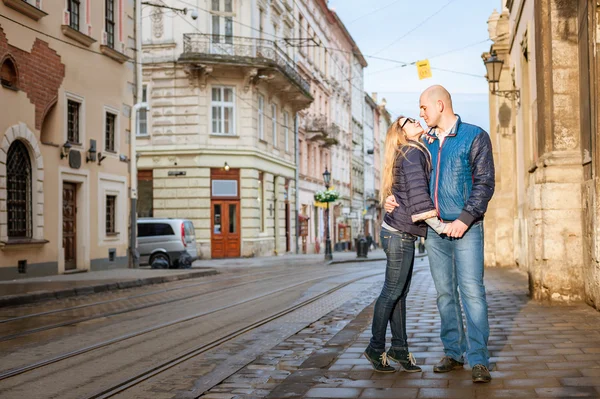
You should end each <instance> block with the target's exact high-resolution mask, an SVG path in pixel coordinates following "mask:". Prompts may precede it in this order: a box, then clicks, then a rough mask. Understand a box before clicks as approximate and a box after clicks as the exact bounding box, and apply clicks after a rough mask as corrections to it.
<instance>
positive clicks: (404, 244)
mask: <svg viewBox="0 0 600 399" xmlns="http://www.w3.org/2000/svg"><path fill="white" fill-rule="evenodd" d="M380 238H381V241H380V242H381V245H382V247H383V250H384V251H385V254H386V256H387V265H386V268H385V282H384V284H383V289H382V290H381V294H379V298H377V302H375V312H374V313H373V325H372V333H373V337H372V338H371V343H370V346H371V348H372V349H374V350H376V351H385V332H386V330H387V325H388V322H389V323H390V328H391V330H392V348H394V349H401V350H408V342H407V336H406V296H407V295H408V290H409V288H410V280H411V278H412V271H413V265H414V260H415V241H416V239H417V237H415V236H413V235H412V234H408V233H402V232H395V231H389V230H386V229H381V234H380Z"/></svg>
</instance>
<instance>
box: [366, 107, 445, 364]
mask: <svg viewBox="0 0 600 399" xmlns="http://www.w3.org/2000/svg"><path fill="white" fill-rule="evenodd" d="M423 133H424V130H423V128H422V127H421V124H420V123H419V122H418V121H416V120H415V119H413V118H408V117H404V116H401V117H399V118H398V119H396V121H395V122H394V123H393V124H392V126H390V128H389V130H388V132H387V138H386V140H385V159H384V162H385V164H384V171H383V174H382V176H383V181H382V185H381V198H380V199H381V202H382V204H383V203H385V200H386V198H387V197H388V196H389V195H393V196H394V197H395V198H396V201H397V202H398V204H399V206H397V207H396V208H394V210H393V211H392V212H389V213H386V215H385V217H384V219H383V223H382V229H381V236H380V238H381V244H382V247H383V249H384V251H385V254H386V256H387V265H386V272H385V283H384V285H383V289H382V291H381V294H380V295H379V298H378V299H377V302H376V303H375V312H374V314H373V324H372V334H373V336H372V338H371V342H370V343H369V346H367V349H366V350H365V352H364V354H365V357H366V358H367V359H368V360H369V361H370V362H371V364H372V365H373V368H374V369H375V371H378V372H383V373H391V372H394V371H395V368H394V367H392V366H391V365H390V363H389V360H392V361H394V362H396V363H399V364H400V365H401V366H402V368H403V369H404V370H405V371H407V372H410V373H414V372H419V371H421V368H420V367H419V366H417V365H416V361H415V359H414V357H413V356H412V354H411V353H410V352H409V350H408V342H407V335H406V296H407V294H408V290H409V288H410V281H411V277H412V271H413V264H414V255H415V245H414V243H415V241H416V240H417V238H418V237H425V235H426V233H427V225H430V226H431V227H432V228H433V229H434V230H435V231H436V232H438V233H439V234H441V233H443V232H444V229H445V228H446V225H445V224H444V223H442V222H441V221H440V220H439V219H438V218H437V212H436V210H435V207H434V205H433V203H432V201H431V196H430V195H429V175H430V173H431V155H430V154H429V151H428V150H427V148H426V147H425V145H423V143H421V142H420V141H419V138H420V137H421V135H422V134H423ZM388 322H389V323H390V327H391V330H392V346H391V348H390V349H389V351H387V352H386V351H385V333H386V329H387V325H388Z"/></svg>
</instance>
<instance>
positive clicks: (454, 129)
mask: <svg viewBox="0 0 600 399" xmlns="http://www.w3.org/2000/svg"><path fill="white" fill-rule="evenodd" d="M455 115H456V117H457V118H458V119H457V120H456V123H455V124H454V126H452V129H450V132H448V136H446V137H454V136H456V134H457V133H458V128H459V126H460V124H461V123H462V122H461V120H460V115H458V114H455ZM435 129H436V128H435V127H432V128H430V129H429V130H428V131H427V133H425V135H426V136H427V137H429V138H432V139H434V140H437V139H438V136H437V133H436V131H435Z"/></svg>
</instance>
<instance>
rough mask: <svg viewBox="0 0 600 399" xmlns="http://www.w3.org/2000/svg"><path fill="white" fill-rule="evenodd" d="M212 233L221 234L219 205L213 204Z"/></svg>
mask: <svg viewBox="0 0 600 399" xmlns="http://www.w3.org/2000/svg"><path fill="white" fill-rule="evenodd" d="M213 233H214V234H221V233H222V231H221V205H220V204H214V207H213Z"/></svg>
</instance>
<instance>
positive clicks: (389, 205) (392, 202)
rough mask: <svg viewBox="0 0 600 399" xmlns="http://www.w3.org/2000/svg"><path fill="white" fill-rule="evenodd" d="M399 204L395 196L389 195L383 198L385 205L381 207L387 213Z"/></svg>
mask: <svg viewBox="0 0 600 399" xmlns="http://www.w3.org/2000/svg"><path fill="white" fill-rule="evenodd" d="M399 205H400V204H398V203H397V202H396V197H394V196H393V195H390V196H388V197H387V198H386V199H385V205H383V207H384V208H385V211H386V212H387V213H390V212H392V211H393V210H394V209H395V208H396V207H397V206H399Z"/></svg>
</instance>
